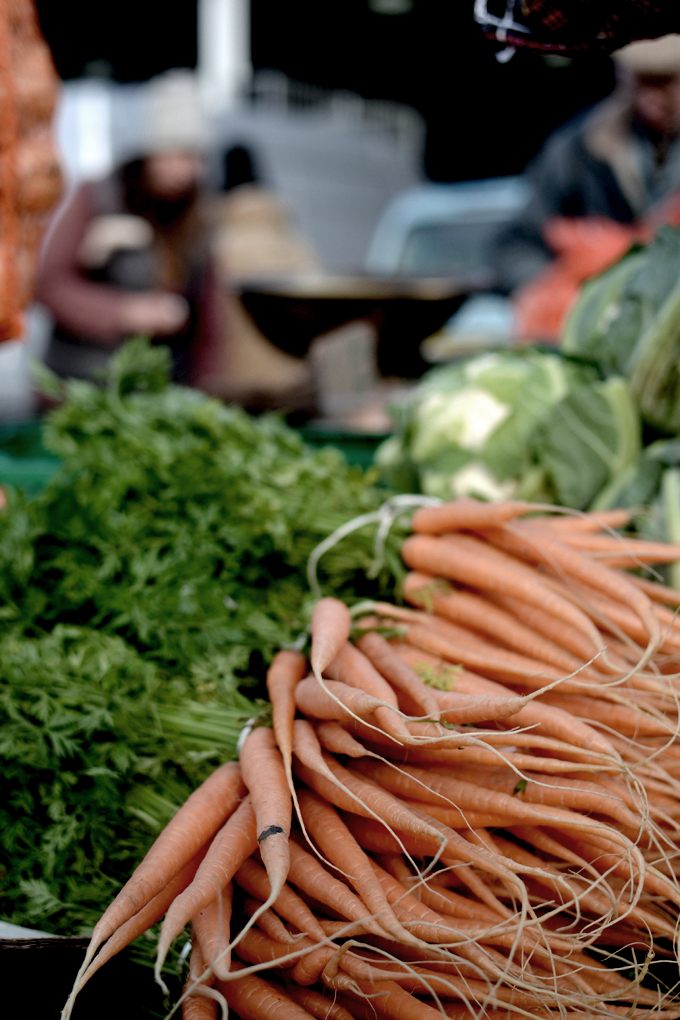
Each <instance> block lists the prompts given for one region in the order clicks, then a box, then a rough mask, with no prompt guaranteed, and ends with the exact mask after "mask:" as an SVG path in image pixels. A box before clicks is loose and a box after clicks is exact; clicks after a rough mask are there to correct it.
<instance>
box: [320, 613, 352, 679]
mask: <svg viewBox="0 0 680 1020" xmlns="http://www.w3.org/2000/svg"><path fill="white" fill-rule="evenodd" d="M351 629H352V617H351V615H350V612H349V609H348V608H347V606H346V605H345V603H344V602H340V600H339V599H334V598H325V599H319V601H318V602H317V604H316V605H315V606H314V609H313V611H312V620H311V624H310V631H311V634H312V650H311V655H310V661H311V664H312V669H313V670H314V673H315V674H316V675H317V676H321V674H322V673H323V671H324V670H325V668H326V666H328V664H329V663H331V662H332V661H333V659H334V658H335V657H336V655H337V654H338V653H339V651H340V649H341V648H342V646H343V645H344V644H345V642H346V641H347V640H348V639H349V634H350V631H351Z"/></svg>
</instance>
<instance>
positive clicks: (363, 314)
mask: <svg viewBox="0 0 680 1020" xmlns="http://www.w3.org/2000/svg"><path fill="white" fill-rule="evenodd" d="M489 284H490V280H489V279H488V278H487V277H486V276H485V277H484V278H482V276H481V275H476V276H474V277H468V278H462V277H461V278H458V279H441V278H437V277H432V278H409V277H374V276H330V275H329V276H326V275H320V274H314V275H306V276H295V277H290V276H289V277H279V278H275V279H259V280H246V281H242V282H241V283H240V285H239V286H238V287H237V290H238V291H239V292H240V296H241V300H242V301H243V304H244V306H245V308H246V309H247V311H248V312H249V314H250V315H251V317H252V318H253V320H254V321H255V324H256V325H257V327H258V329H259V330H260V331H261V332H262V333H263V334H264V335H265V336H266V337H267V338H268V339H269V340H270V341H271V342H272V343H273V344H275V345H276V346H277V347H279V348H280V349H281V350H283V351H286V352H287V353H288V354H292V355H294V356H296V357H304V356H305V355H306V354H307V351H308V350H309V347H310V344H311V342H312V341H313V340H314V339H315V338H316V337H318V336H320V335H321V334H323V333H328V332H330V330H333V329H337V328H338V327H339V326H343V325H345V324H346V323H348V322H352V321H354V320H355V319H367V320H369V321H371V322H372V323H373V324H374V325H375V327H376V330H377V333H378V369H379V371H380V373H381V374H382V375H384V376H394V375H396V376H402V377H407V378H417V377H418V376H420V375H422V374H423V372H425V371H426V370H427V369H428V368H429V367H430V366H429V364H428V363H427V362H426V361H424V359H423V358H422V357H421V354H420V344H421V342H422V341H423V340H424V339H425V338H426V337H428V336H430V335H431V334H432V333H435V332H436V331H437V330H438V329H440V328H441V327H442V326H443V325H444V323H445V322H446V321H447V319H449V318H450V317H451V316H452V315H453V313H454V312H455V311H457V309H458V308H459V307H460V305H461V304H462V303H463V301H464V300H465V298H466V297H468V296H469V295H470V294H473V293H475V292H477V291H480V290H485V289H488V287H489Z"/></svg>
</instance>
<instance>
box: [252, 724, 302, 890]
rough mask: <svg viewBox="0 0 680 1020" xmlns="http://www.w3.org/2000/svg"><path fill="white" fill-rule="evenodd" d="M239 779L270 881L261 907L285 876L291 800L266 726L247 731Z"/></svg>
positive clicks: (287, 860) (279, 755)
mask: <svg viewBox="0 0 680 1020" xmlns="http://www.w3.org/2000/svg"><path fill="white" fill-rule="evenodd" d="M239 758H240V763H241V773H242V775H243V781H244V783H245V784H246V786H247V787H248V789H249V791H250V798H251V803H252V806H253V810H254V812H255V819H256V823H257V833H258V835H257V842H258V846H259V850H260V854H261V856H262V863H263V864H264V866H265V869H266V871H267V876H268V878H269V881H270V883H271V891H270V893H269V895H268V897H267V899H266V903H265V907H264V909H265V910H268V909H269V907H271V905H272V903H274V901H275V900H276V898H277V896H278V895H279V893H280V892H281V889H282V888H283V886H284V884H285V881H286V878H287V876H288V868H289V866H290V856H289V853H288V837H289V836H290V826H291V821H292V811H293V807H292V800H291V792H290V788H289V786H288V777H287V776H286V771H285V769H284V767H283V758H282V757H281V752H280V751H279V749H278V748H277V746H276V741H275V738H274V733H273V731H272V730H271V729H269V727H268V726H259V727H257V728H256V729H254V730H251V732H250V734H249V735H248V737H247V738H246V740H245V741H244V743H243V746H242V747H241V751H240V756H239Z"/></svg>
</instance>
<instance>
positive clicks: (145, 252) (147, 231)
mask: <svg viewBox="0 0 680 1020" xmlns="http://www.w3.org/2000/svg"><path fill="white" fill-rule="evenodd" d="M206 145H207V129H206V124H205V122H204V118H203V115H202V112H201V107H200V103H199V101H198V95H197V90H196V86H195V82H194V80H193V77H192V76H191V73H190V72H188V71H186V72H184V71H170V72H167V73H166V74H164V75H160V76H159V77H158V78H156V79H154V80H153V81H152V82H151V83H150V95H149V119H148V124H147V132H146V144H145V147H144V152H143V153H142V154H141V155H140V157H139V158H137V159H134V160H131V161H130V162H128V163H126V164H125V165H124V166H122V167H121V168H120V169H118V170H117V171H115V172H114V173H113V174H112V175H111V176H110V177H108V178H106V179H104V180H100V181H92V182H87V183H85V184H82V185H81V186H80V187H79V188H78V189H77V190H76V191H75V193H74V194H73V195H72V197H71V199H70V201H68V202H67V204H66V205H65V207H64V208H63V209H62V210H61V212H60V214H58V216H57V219H56V222H55V223H54V225H53V228H52V231H51V233H50V235H49V237H48V240H47V244H46V246H45V250H44V253H43V258H42V264H41V268H40V271H39V277H38V288H37V298H38V300H39V301H41V302H42V303H43V304H44V305H45V306H46V307H47V308H48V309H49V311H50V312H51V314H52V316H53V318H54V329H53V334H52V337H51V340H50V343H49V346H48V349H47V352H46V356H45V361H46V364H47V365H48V366H49V367H50V368H51V369H52V370H53V371H55V372H56V373H57V374H58V375H60V376H64V377H66V376H73V377H76V378H92V377H93V376H95V375H96V373H97V372H98V371H99V370H100V369H101V368H103V367H104V366H105V365H106V363H107V361H108V360H109V358H110V357H111V355H112V353H113V352H114V351H115V349H116V348H117V347H118V346H120V344H121V343H123V342H124V340H125V339H126V338H128V337H130V336H133V335H135V334H144V335H147V336H150V337H151V338H152V340H153V341H156V342H158V343H163V344H167V345H168V347H169V348H170V350H171V353H172V361H173V376H174V378H175V380H177V381H180V382H185V383H192V384H194V385H201V382H202V379H203V378H204V377H208V376H209V375H210V372H211V369H212V366H213V363H214V361H215V359H216V351H217V349H218V348H219V345H220V342H221V337H220V323H219V305H218V300H217V293H216V291H217V279H216V274H215V273H214V271H213V268H212V264H211V256H210V243H209V233H208V229H207V224H206V217H205V212H204V204H203V199H202V195H201V181H202V175H203V163H204V159H203V156H204V151H205V149H206Z"/></svg>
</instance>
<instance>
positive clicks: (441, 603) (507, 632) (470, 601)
mask: <svg viewBox="0 0 680 1020" xmlns="http://www.w3.org/2000/svg"><path fill="white" fill-rule="evenodd" d="M433 581H435V579H434V578H428V577H427V576H426V575H425V574H418V573H411V574H409V575H407V577H406V580H405V581H404V596H405V598H407V599H408V600H409V602H412V603H413V604H414V605H420V604H421V603H422V598H423V597H426V598H427V600H428V606H431V608H432V611H433V612H435V613H437V614H438V615H439V616H443V617H445V618H446V619H447V620H451V621H453V622H454V623H460V624H462V625H464V626H467V627H474V628H475V629H476V630H478V631H481V632H482V633H483V634H486V635H488V636H489V637H490V638H492V640H493V641H494V642H497V643H499V644H502V645H505V646H506V647H507V648H510V649H512V650H513V651H515V652H518V653H519V654H520V655H524V656H526V657H527V658H528V659H533V660H536V661H542V662H545V663H546V664H549V665H551V666H553V667H556V668H557V669H558V670H562V671H563V672H565V673H572V672H574V670H576V669H578V668H579V667H581V666H582V665H583V660H582V659H579V658H577V657H576V656H574V655H571V654H570V653H569V652H567V651H565V650H564V649H563V648H561V647H560V646H559V645H556V644H555V643H554V642H552V641H549V640H548V639H547V638H545V637H543V636H542V635H541V634H538V633H536V631H534V630H532V629H531V628H530V627H526V626H524V625H523V624H522V623H520V622H519V621H518V620H517V618H516V617H513V616H511V615H510V613H507V612H505V610H503V609H501V608H499V606H496V605H494V604H493V603H492V602H490V601H489V600H488V599H484V598H482V597H481V596H480V595H475V594H473V593H472V592H469V591H458V590H455V589H452V588H449V589H448V590H446V589H444V588H443V587H442V585H441V584H440V585H439V587H434V588H433V587H432V584H433ZM435 585H436V581H435ZM423 590H425V593H426V594H425V596H423V594H422V593H423Z"/></svg>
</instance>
